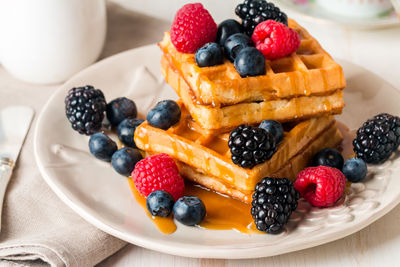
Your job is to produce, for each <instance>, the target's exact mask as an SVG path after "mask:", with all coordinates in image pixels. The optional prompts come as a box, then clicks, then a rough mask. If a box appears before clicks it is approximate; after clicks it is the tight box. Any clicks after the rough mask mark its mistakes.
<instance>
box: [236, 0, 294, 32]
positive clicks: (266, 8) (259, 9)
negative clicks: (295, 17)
mask: <svg viewBox="0 0 400 267" xmlns="http://www.w3.org/2000/svg"><path fill="white" fill-rule="evenodd" d="M235 13H236V15H238V16H239V17H240V18H241V19H242V26H243V28H244V30H245V32H246V34H247V35H248V36H251V35H252V34H253V31H254V28H255V27H256V26H257V25H258V24H259V23H261V22H263V21H265V20H269V19H272V20H275V21H277V22H280V23H283V24H285V25H286V26H287V25H288V18H287V15H286V14H285V13H283V12H281V10H280V9H279V8H278V7H276V6H275V5H274V4H273V3H269V2H267V1H265V0H246V1H244V2H243V3H242V4H239V5H237V6H236V10H235Z"/></svg>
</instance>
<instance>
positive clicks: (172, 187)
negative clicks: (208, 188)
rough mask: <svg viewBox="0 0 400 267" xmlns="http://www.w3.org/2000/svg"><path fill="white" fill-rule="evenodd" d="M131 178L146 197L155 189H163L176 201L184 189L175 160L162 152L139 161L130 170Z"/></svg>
mask: <svg viewBox="0 0 400 267" xmlns="http://www.w3.org/2000/svg"><path fill="white" fill-rule="evenodd" d="M132 179H133V182H134V184H135V187H136V189H137V190H138V191H139V193H141V194H142V195H144V196H146V197H147V196H148V195H149V194H150V193H151V192H154V191H156V190H164V191H167V192H168V193H170V194H171V195H172V197H173V198H174V199H175V201H176V200H178V199H179V198H180V197H182V196H183V192H184V190H185V184H184V181H183V178H182V176H181V175H180V174H179V171H178V167H177V166H176V164H175V161H174V160H173V159H172V158H171V157H170V156H169V155H167V154H164V153H162V154H157V155H153V156H151V157H147V158H145V159H143V160H141V161H139V162H138V163H137V164H136V166H135V169H134V170H133V172H132Z"/></svg>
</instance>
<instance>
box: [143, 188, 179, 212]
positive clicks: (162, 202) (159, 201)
mask: <svg viewBox="0 0 400 267" xmlns="http://www.w3.org/2000/svg"><path fill="white" fill-rule="evenodd" d="M173 206H174V198H173V197H172V196H171V194H170V193H168V192H167V191H164V190H157V191H153V192H151V193H150V194H149V195H148V196H147V200H146V207H147V210H148V211H149V212H150V213H151V215H153V216H161V217H167V216H168V215H169V214H170V213H171V211H172V208H173Z"/></svg>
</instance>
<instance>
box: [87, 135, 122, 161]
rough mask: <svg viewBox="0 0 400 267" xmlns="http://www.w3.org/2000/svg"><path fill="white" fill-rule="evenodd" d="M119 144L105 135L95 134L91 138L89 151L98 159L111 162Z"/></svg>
mask: <svg viewBox="0 0 400 267" xmlns="http://www.w3.org/2000/svg"><path fill="white" fill-rule="evenodd" d="M117 149H118V148H117V144H116V143H115V142H114V141H113V140H111V138H110V137H108V136H107V135H105V134H103V133H95V134H93V135H92V136H90V139H89V150H90V153H92V154H93V156H95V157H96V158H98V159H101V160H104V161H108V162H109V161H111V157H112V155H113V154H114V152H115V151H117Z"/></svg>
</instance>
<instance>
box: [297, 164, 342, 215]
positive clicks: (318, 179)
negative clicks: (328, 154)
mask: <svg viewBox="0 0 400 267" xmlns="http://www.w3.org/2000/svg"><path fill="white" fill-rule="evenodd" d="M345 186H346V178H345V176H344V175H343V173H342V172H341V171H339V170H338V169H336V168H331V167H326V166H318V167H309V168H306V169H304V170H302V171H301V172H300V173H299V174H298V175H297V179H296V182H295V183H294V188H295V189H296V190H298V191H299V192H300V195H301V196H302V197H303V198H304V199H305V200H306V201H307V202H308V203H310V204H311V205H313V206H315V207H328V206H331V205H333V204H334V203H335V202H336V201H337V200H338V199H339V198H340V197H341V195H342V194H343V191H344V188H345Z"/></svg>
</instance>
